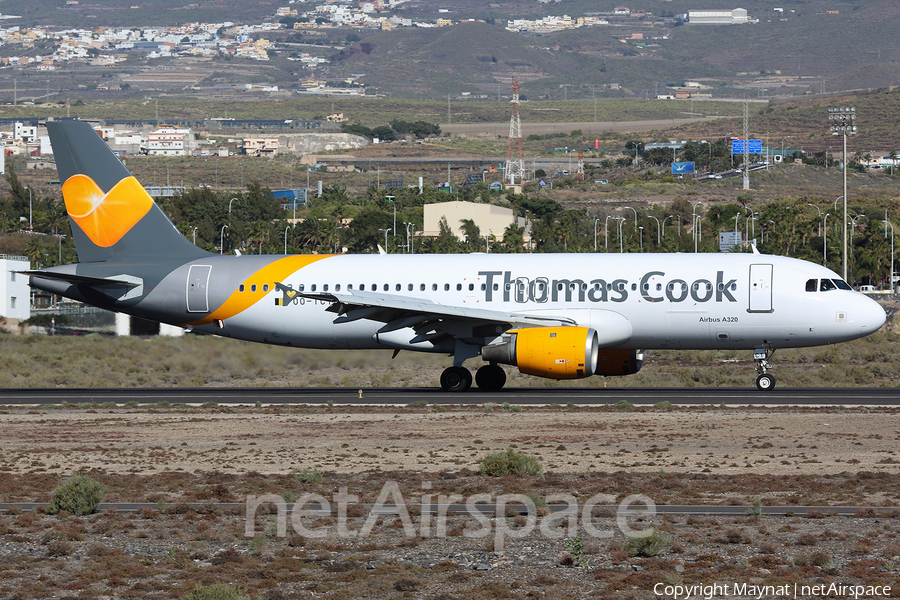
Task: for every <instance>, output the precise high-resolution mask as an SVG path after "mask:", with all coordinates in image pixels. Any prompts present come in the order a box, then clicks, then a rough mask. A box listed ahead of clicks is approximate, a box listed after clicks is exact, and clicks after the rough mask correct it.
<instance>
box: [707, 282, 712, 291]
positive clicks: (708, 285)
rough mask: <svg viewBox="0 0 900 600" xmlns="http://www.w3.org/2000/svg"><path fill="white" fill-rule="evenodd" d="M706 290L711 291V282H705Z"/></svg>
mask: <svg viewBox="0 0 900 600" xmlns="http://www.w3.org/2000/svg"><path fill="white" fill-rule="evenodd" d="M706 291H707V292H711V291H712V284H711V283H707V284H706Z"/></svg>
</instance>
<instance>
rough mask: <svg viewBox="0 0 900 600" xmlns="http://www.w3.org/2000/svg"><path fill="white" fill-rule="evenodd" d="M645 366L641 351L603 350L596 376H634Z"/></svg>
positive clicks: (598, 360) (598, 361)
mask: <svg viewBox="0 0 900 600" xmlns="http://www.w3.org/2000/svg"><path fill="white" fill-rule="evenodd" d="M642 366H644V352H643V351H641V350H601V351H600V356H599V358H598V359H597V370H596V371H594V375H632V374H634V373H637V372H638V371H640V370H641V367H642Z"/></svg>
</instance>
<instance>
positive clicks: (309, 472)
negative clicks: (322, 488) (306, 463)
mask: <svg viewBox="0 0 900 600" xmlns="http://www.w3.org/2000/svg"><path fill="white" fill-rule="evenodd" d="M294 481H296V482H297V483H303V484H306V485H309V484H313V483H322V482H323V481H325V477H323V476H322V474H321V473H320V472H319V470H318V469H315V468H309V467H304V468H303V469H302V470H300V471H298V472H297V473H294Z"/></svg>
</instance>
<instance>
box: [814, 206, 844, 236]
mask: <svg viewBox="0 0 900 600" xmlns="http://www.w3.org/2000/svg"><path fill="white" fill-rule="evenodd" d="M838 200H840V198H838ZM834 203H835V204H837V200H835V201H834ZM806 205H807V206H812V207H813V208H814V209H816V210H817V211H818V213H819V217H821V216H822V211H821V210H820V209H819V207H818V206H816V205H815V204H810V203H809V202H807V203H806ZM835 210H837V209H835ZM822 233H823V232H822V230H821V229H820V230H819V235H822Z"/></svg>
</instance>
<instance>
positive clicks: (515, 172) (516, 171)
mask: <svg viewBox="0 0 900 600" xmlns="http://www.w3.org/2000/svg"><path fill="white" fill-rule="evenodd" d="M512 87H513V97H512V116H511V117H510V119H509V146H508V147H507V150H506V177H505V179H506V180H507V181H508V182H509V183H510V184H511V185H512V184H515V183H516V179H517V178H518V180H519V181H522V180H524V179H525V155H524V152H523V151H522V121H521V119H520V118H519V80H518V79H517V78H513V80H512Z"/></svg>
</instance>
